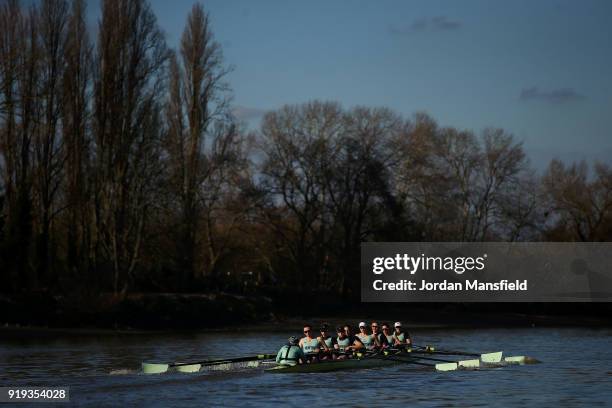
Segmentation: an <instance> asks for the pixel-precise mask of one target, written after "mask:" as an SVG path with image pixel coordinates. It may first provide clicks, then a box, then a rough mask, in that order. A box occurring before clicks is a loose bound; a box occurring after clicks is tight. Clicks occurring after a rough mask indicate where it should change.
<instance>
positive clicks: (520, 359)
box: [504, 356, 525, 364]
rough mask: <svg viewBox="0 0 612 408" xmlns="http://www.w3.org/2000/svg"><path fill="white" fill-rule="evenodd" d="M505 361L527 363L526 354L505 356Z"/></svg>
mask: <svg viewBox="0 0 612 408" xmlns="http://www.w3.org/2000/svg"><path fill="white" fill-rule="evenodd" d="M504 361H505V362H506V363H511V364H525V356H510V357H506V358H504Z"/></svg>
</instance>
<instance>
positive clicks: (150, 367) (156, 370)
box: [142, 354, 276, 374]
mask: <svg viewBox="0 0 612 408" xmlns="http://www.w3.org/2000/svg"><path fill="white" fill-rule="evenodd" d="M275 357H276V355H275V354H258V355H255V356H248V357H238V358H224V359H220V360H204V361H197V362H191V363H142V372H143V373H144V374H161V373H165V372H166V371H168V369H170V368H171V367H176V368H177V370H178V371H180V372H183V373H193V372H197V371H200V368H202V367H205V366H213V365H218V364H228V363H241V362H245V361H255V360H269V359H272V358H275Z"/></svg>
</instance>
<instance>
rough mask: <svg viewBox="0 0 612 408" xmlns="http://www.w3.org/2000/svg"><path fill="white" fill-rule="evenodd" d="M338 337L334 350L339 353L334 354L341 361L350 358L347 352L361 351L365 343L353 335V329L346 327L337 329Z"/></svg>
mask: <svg viewBox="0 0 612 408" xmlns="http://www.w3.org/2000/svg"><path fill="white" fill-rule="evenodd" d="M336 333H337V335H338V336H337V337H336V338H335V339H334V340H335V341H334V349H335V350H336V351H337V352H338V353H336V354H334V356H335V358H337V359H339V360H341V359H345V358H348V357H349V355H348V354H347V352H351V351H354V350H359V349H361V348H363V343H362V342H361V341H360V340H359V339H358V338H357V337H355V336H353V334H352V333H351V327H350V326H349V325H346V326H344V327H337V328H336Z"/></svg>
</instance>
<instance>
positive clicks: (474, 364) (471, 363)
mask: <svg viewBox="0 0 612 408" xmlns="http://www.w3.org/2000/svg"><path fill="white" fill-rule="evenodd" d="M457 364H458V365H459V367H463V368H478V367H480V360H478V359H474V360H462V361H459V362H458V363H457Z"/></svg>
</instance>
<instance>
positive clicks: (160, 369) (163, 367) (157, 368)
mask: <svg viewBox="0 0 612 408" xmlns="http://www.w3.org/2000/svg"><path fill="white" fill-rule="evenodd" d="M169 367H170V366H169V365H168V364H157V363H142V372H143V373H144V374H161V373H165V372H166V371H168V368H169Z"/></svg>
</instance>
